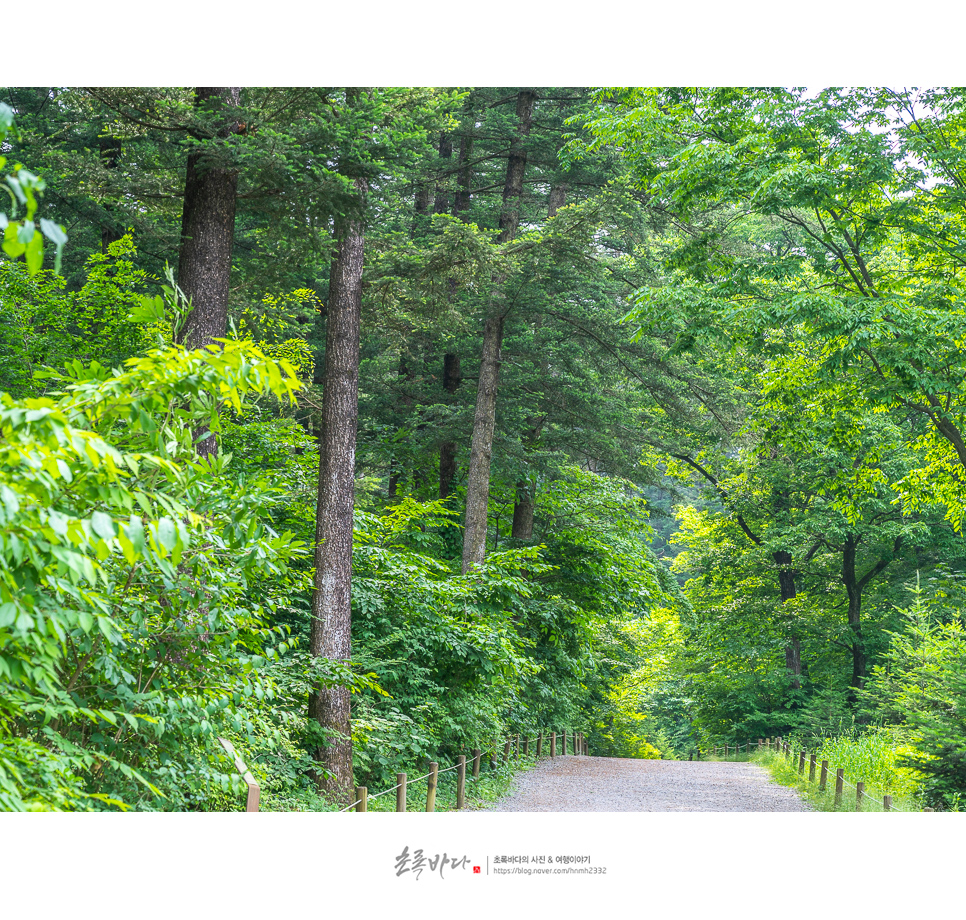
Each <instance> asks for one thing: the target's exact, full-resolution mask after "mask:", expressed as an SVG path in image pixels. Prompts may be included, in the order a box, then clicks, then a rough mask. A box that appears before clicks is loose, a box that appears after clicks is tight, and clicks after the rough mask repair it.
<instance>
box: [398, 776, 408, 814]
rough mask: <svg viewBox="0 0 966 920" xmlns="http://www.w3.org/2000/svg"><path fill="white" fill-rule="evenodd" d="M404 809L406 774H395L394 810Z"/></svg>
mask: <svg viewBox="0 0 966 920" xmlns="http://www.w3.org/2000/svg"><path fill="white" fill-rule="evenodd" d="M405 810H406V774H405V773H397V774H396V811H405Z"/></svg>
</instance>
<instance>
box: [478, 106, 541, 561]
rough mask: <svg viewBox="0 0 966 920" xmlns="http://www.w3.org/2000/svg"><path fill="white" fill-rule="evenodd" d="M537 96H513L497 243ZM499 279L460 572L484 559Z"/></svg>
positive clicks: (504, 235)
mask: <svg viewBox="0 0 966 920" xmlns="http://www.w3.org/2000/svg"><path fill="white" fill-rule="evenodd" d="M535 101H536V94H535V93H533V92H532V91H530V90H522V91H521V92H520V94H519V95H518V97H517V118H518V129H517V134H516V136H515V137H514V139H513V142H512V143H511V145H510V153H509V156H508V158H507V170H506V182H505V184H504V187H503V209H502V212H501V214H500V233H499V235H498V236H497V242H499V243H505V242H509V241H510V240H512V239H513V238H514V236H515V235H516V232H517V228H518V227H519V226H520V199H521V197H522V195H523V175H524V172H525V171H526V164H527V152H526V148H525V147H524V145H523V142H524V140H525V139H526V137H527V136H528V135H529V133H530V126H531V124H532V122H533V106H534V102H535ZM503 284H504V279H503V278H494V279H493V293H492V298H491V299H492V303H491V308H490V315H489V316H488V317H487V319H486V323H485V324H484V327H483V353H482V356H481V359H480V383H479V390H478V391H477V396H476V412H475V414H474V416H473V442H472V445H471V447H470V466H469V470H468V472H467V476H466V518H465V527H464V530H463V571H464V572H467V571H468V570H469V569H470V568H471V567H472V566H473V565H480V564H482V562H483V560H484V559H485V558H486V527H487V511H488V507H489V497H490V495H489V492H490V460H491V459H492V454H493V433H494V431H495V430H496V395H497V389H498V386H499V378H500V348H501V346H502V344H503V325H504V321H505V319H506V313H505V308H504V306H503V303H504V297H503V292H502V287H503Z"/></svg>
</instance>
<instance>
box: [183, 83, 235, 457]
mask: <svg viewBox="0 0 966 920" xmlns="http://www.w3.org/2000/svg"><path fill="white" fill-rule="evenodd" d="M240 95H241V88H240V87H237V86H199V87H197V88H196V89H195V108H197V109H207V110H209V111H212V112H214V113H215V114H216V115H219V116H220V118H219V121H220V125H219V127H218V132H217V133H218V136H219V137H222V138H224V137H228V135H230V134H232V133H233V132H235V131H237V130H238V119H237V117H236V114H235V113H233V112H232V109H237V107H238V105H239V104H240ZM209 147H210V145H209V144H204V145H202V146H200V147H197V148H195V149H194V150H193V151H192V153H191V154H189V156H188V165H187V170H186V172H185V186H184V207H183V210H182V215H181V247H180V250H179V252H178V286H179V287H180V288H181V290H182V291H184V293H185V295H186V296H187V297H188V298H190V300H191V304H192V310H191V313H190V314H189V315H188V318H187V321H186V322H185V325H184V327H183V328H182V330H181V334H180V336H179V341H180V342H181V343H182V344H183V345H185V346H186V347H187V348H201V347H203V346H205V345H209V344H211V343H212V342H213V341H214V340H215V339H216V338H222V337H224V335H225V333H226V331H227V329H228V290H229V287H228V283H229V278H230V275H231V250H232V241H233V239H234V235H235V200H236V197H237V189H238V172H237V170H236V169H234V168H233V167H226V166H224V165H223V164H221V163H219V162H218V161H217V160H216V159H215V158H214V157H212V155H211V150H210V149H209ZM195 440H196V442H197V445H198V453H199V455H201V456H203V457H205V456H209V455H212V454H214V453H215V452H216V450H217V444H216V441H215V436H214V435H213V434H209V433H208V432H207V428H202V429H200V430H199V431H198V432H196V433H195Z"/></svg>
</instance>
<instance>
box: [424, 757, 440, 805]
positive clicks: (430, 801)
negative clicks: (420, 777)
mask: <svg viewBox="0 0 966 920" xmlns="http://www.w3.org/2000/svg"><path fill="white" fill-rule="evenodd" d="M438 779H439V764H438V763H436V761H435V760H434V761H432V762H431V763H430V765H429V777H428V779H427V782H426V811H436V782H437V780H438Z"/></svg>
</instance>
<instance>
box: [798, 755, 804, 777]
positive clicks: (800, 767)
mask: <svg viewBox="0 0 966 920" xmlns="http://www.w3.org/2000/svg"><path fill="white" fill-rule="evenodd" d="M798 772H799V773H804V772H805V752H804V751H802V752H801V754H799V755H798Z"/></svg>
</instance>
